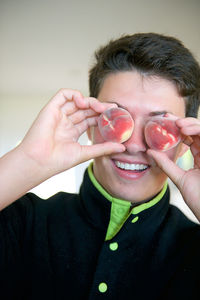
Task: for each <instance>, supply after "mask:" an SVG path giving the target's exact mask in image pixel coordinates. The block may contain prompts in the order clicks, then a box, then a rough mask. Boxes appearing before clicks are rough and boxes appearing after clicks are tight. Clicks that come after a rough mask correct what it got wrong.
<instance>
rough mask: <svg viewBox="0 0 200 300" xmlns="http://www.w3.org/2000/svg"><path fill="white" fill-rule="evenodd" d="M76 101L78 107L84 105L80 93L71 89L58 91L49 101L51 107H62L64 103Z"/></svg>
mask: <svg viewBox="0 0 200 300" xmlns="http://www.w3.org/2000/svg"><path fill="white" fill-rule="evenodd" d="M72 100H74V101H77V102H79V105H81V103H82V105H84V97H83V95H82V94H81V92H79V91H77V90H73V89H60V90H59V91H58V92H57V93H56V95H55V96H54V97H53V98H52V99H51V100H50V103H51V104H52V105H55V106H57V107H62V106H63V105H64V104H65V103H66V101H72Z"/></svg>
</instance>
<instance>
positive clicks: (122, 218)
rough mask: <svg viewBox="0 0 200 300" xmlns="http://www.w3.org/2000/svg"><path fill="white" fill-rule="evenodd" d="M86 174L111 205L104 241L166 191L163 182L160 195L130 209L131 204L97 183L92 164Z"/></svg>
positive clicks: (151, 204) (158, 199)
mask: <svg viewBox="0 0 200 300" xmlns="http://www.w3.org/2000/svg"><path fill="white" fill-rule="evenodd" d="M88 174H89V177H90V180H91V181H92V183H93V184H94V186H95V187H96V188H97V190H98V191H99V192H100V193H101V194H102V195H103V196H104V197H105V198H106V199H107V200H109V201H110V202H112V204H111V212H110V222H109V225H108V229H107V233H106V238H105V240H106V241H108V240H111V239H112V238H113V237H114V236H115V235H116V234H117V233H118V232H119V231H120V229H121V228H122V226H123V225H124V223H125V222H126V220H127V219H128V218H129V216H130V215H131V214H133V215H137V214H139V213H140V212H142V211H144V210H146V209H148V208H150V207H152V206H154V205H156V204H157V203H158V202H159V201H160V200H161V199H162V197H163V196H164V194H165V192H166V190H167V185H168V184H167V181H166V182H165V184H164V186H163V189H162V190H161V191H160V193H159V194H158V195H157V196H156V197H155V198H153V199H152V200H150V201H148V202H146V203H142V204H139V205H138V206H136V207H134V208H132V209H131V202H130V201H127V200H123V199H119V198H114V197H112V196H111V195H110V194H109V193H108V192H107V191H106V190H104V188H103V187H102V186H101V185H100V184H99V183H98V181H97V180H96V178H95V177H94V174H93V170H92V163H91V164H90V165H89V167H88ZM130 209H131V210H130ZM138 219H139V217H138V216H136V217H135V218H134V219H133V220H132V223H133V224H134V223H135V222H136V221H138Z"/></svg>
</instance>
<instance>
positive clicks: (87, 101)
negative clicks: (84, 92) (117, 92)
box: [75, 97, 117, 113]
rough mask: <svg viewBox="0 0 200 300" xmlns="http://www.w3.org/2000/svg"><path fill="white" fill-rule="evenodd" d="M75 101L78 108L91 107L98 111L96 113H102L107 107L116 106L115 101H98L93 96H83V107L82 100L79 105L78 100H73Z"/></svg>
mask: <svg viewBox="0 0 200 300" xmlns="http://www.w3.org/2000/svg"><path fill="white" fill-rule="evenodd" d="M75 101H76V105H77V106H78V107H80V108H85V109H88V108H91V109H93V110H94V111H96V112H98V113H102V112H103V111H105V110H106V109H108V108H111V107H117V105H116V104H115V103H109V102H100V101H99V100H97V99H96V98H93V97H85V98H84V107H83V106H82V105H83V104H82V102H81V106H80V101H79V99H77V100H75Z"/></svg>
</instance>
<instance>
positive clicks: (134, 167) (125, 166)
mask: <svg viewBox="0 0 200 300" xmlns="http://www.w3.org/2000/svg"><path fill="white" fill-rule="evenodd" d="M114 164H115V165H116V166H117V168H119V169H121V170H125V171H133V172H143V171H145V170H147V169H148V168H149V167H150V166H149V165H146V164H134V163H132V164H130V163H126V162H121V161H119V160H114Z"/></svg>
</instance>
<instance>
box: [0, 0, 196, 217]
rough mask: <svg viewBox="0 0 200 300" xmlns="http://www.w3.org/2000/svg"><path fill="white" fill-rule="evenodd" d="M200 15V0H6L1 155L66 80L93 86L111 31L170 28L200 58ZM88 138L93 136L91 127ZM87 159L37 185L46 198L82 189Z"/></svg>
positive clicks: (0, 7)
mask: <svg viewBox="0 0 200 300" xmlns="http://www.w3.org/2000/svg"><path fill="white" fill-rule="evenodd" d="M199 15H200V1H199V0H190V1H188V0H168V1H166V0H150V1H147V0H139V1H136V0H123V1H120V0H109V1H107V0H101V1H94V0H93V1H92V0H85V1H81V0H79V1H78V0H73V1H71V0H70V1H67V0H61V1H59V0H58V1H53V0H34V1H30V0H17V1H16V0H1V1H0V45H1V47H0V155H3V154H4V153H5V152H7V151H9V150H10V149H11V148H13V147H14V146H15V145H16V143H17V142H18V141H20V140H21V139H22V138H23V136H24V134H25V132H26V130H27V129H28V127H29V126H30V124H31V123H32V121H33V120H34V118H35V117H36V115H37V113H38V112H39V110H40V109H41V108H42V106H43V105H44V104H45V103H46V102H47V101H48V100H49V98H50V97H51V96H52V95H54V94H55V93H56V91H57V90H58V89H59V88H61V87H69V88H75V89H79V90H80V91H82V92H83V94H85V95H87V94H88V86H87V80H88V68H89V66H90V65H91V62H92V55H93V52H94V51H95V49H96V48H97V47H99V46H100V45H101V44H104V43H105V42H107V41H108V40H109V39H111V38H116V37H118V36H120V35H121V34H124V33H134V32H150V31H152V32H158V33H164V34H169V35H173V36H175V37H177V38H179V39H181V40H182V41H183V42H184V43H185V45H186V46H187V47H188V48H190V49H191V50H192V52H193V53H194V54H195V56H196V57H197V58H198V59H199V60H200V32H199V28H200V18H199ZM81 142H83V143H87V138H86V136H85V135H84V136H83V137H82V138H81ZM86 165H87V163H86V164H83V165H81V166H79V167H76V168H74V169H72V170H70V171H67V172H64V173H63V174H60V175H57V176H55V177H54V178H52V179H50V180H49V181H47V182H45V183H43V184H42V185H41V186H39V187H37V188H36V189H35V190H34V191H35V192H36V193H38V194H39V195H41V196H42V197H44V198H46V197H48V196H49V195H51V194H52V193H55V192H57V191H59V190H67V191H72V192H73V191H77V190H78V188H79V185H80V182H81V178H82V174H83V170H84V168H85V167H86ZM173 191H174V193H175V194H176V195H178V196H176V199H178V200H177V201H178V203H179V204H180V203H182V200H181V197H180V195H179V194H178V192H177V191H176V190H175V189H173ZM181 207H184V205H182V204H181ZM191 217H193V216H191Z"/></svg>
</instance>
